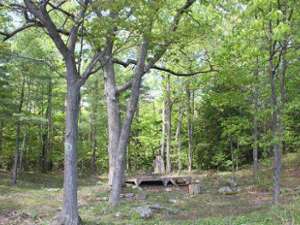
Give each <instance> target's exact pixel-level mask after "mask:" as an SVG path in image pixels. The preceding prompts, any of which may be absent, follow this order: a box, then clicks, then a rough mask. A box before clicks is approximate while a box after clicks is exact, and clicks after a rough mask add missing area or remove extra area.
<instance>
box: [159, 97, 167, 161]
mask: <svg viewBox="0 0 300 225" xmlns="http://www.w3.org/2000/svg"><path fill="white" fill-rule="evenodd" d="M166 107H167V106H166V100H165V98H164V99H163V109H162V114H161V117H162V131H161V144H160V145H161V146H160V155H161V157H162V159H164V158H165V152H166V150H165V149H166Z"/></svg>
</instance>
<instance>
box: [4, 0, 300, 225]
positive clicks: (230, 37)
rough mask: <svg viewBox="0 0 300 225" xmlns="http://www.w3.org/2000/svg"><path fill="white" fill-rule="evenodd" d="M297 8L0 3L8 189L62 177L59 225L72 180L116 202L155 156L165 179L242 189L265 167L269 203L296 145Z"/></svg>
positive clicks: (74, 218)
mask: <svg viewBox="0 0 300 225" xmlns="http://www.w3.org/2000/svg"><path fill="white" fill-rule="evenodd" d="M299 12H300V1H297V0H247V1H244V0H213V1H205V0H155V1H154V0H118V1H114V0H74V1H73V0H69V1H66V0H40V1H37V0H24V1H19V0H2V1H1V0H0V24H1V26H0V38H1V40H0V103H1V104H0V169H1V171H2V173H5V174H9V176H10V182H9V183H10V184H9V185H12V186H18V185H19V177H20V178H21V177H22V176H24V174H26V173H28V172H34V173H37V174H44V175H47V174H48V175H49V176H50V175H51V174H61V173H64V175H63V176H64V185H63V192H64V194H63V199H64V200H63V206H62V212H61V214H60V216H59V219H57V220H58V222H57V224H65V225H78V224H81V223H82V221H81V219H80V217H79V212H78V197H77V183H78V177H84V176H101V177H107V181H106V180H105V183H106V184H107V185H108V186H109V187H111V189H110V192H109V201H108V202H109V203H108V204H109V205H111V206H113V207H119V204H120V201H121V197H122V194H121V193H122V185H123V184H124V181H125V179H126V177H130V176H137V175H146V174H148V175H149V174H151V173H152V172H153V170H154V167H155V165H153V162H154V160H155V158H157V157H158V156H160V157H161V161H162V162H163V169H162V170H163V174H164V175H172V174H173V175H174V174H177V175H178V176H180V175H183V174H184V175H189V174H201V173H204V172H205V171H218V172H219V173H222V172H227V171H228V172H230V173H232V175H233V177H234V176H235V174H238V173H239V171H240V170H242V169H245V168H250V170H251V176H250V177H251V179H250V180H251V183H252V184H254V185H255V184H259V183H260V182H261V180H262V178H261V176H260V173H261V171H262V165H261V162H265V161H266V160H272V164H273V166H272V168H273V169H272V175H271V176H272V182H271V183H270V184H269V188H270V193H271V194H272V203H273V204H274V205H278V204H279V202H280V195H281V193H282V190H281V177H282V168H283V166H282V158H283V157H284V156H285V155H289V154H293V153H295V154H296V153H297V152H298V149H299V147H300V136H299V133H300V89H299V86H300V77H298V76H299V72H300V61H299V59H300V58H299V56H300V29H299V28H300V14H299ZM9 185H8V186H9ZM0 201H1V200H0ZM1 204H2V203H1ZM3 204H5V203H3ZM0 208H1V207H0ZM0 212H1V210H0ZM0 222H1V219H0ZM299 222H300V221H299ZM4 224H5V223H4ZM19 224H22V223H19ZM24 224H25V223H24ZM138 224H144V223H138ZM211 224H218V223H211ZM219 224H221V223H219ZM247 224H248V223H247ZM249 224H250V223H249ZM251 224H252V223H251ZM266 224H267V223H266ZM286 224H297V223H286Z"/></svg>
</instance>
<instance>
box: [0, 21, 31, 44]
mask: <svg viewBox="0 0 300 225" xmlns="http://www.w3.org/2000/svg"><path fill="white" fill-rule="evenodd" d="M34 26H36V24H35V23H27V24H24V25H23V26H21V27H19V28H17V29H16V30H14V31H12V32H9V33H7V32H4V31H0V35H2V36H5V38H3V41H7V40H8V39H10V38H12V37H13V36H15V35H16V34H17V33H19V32H21V31H23V30H26V29H28V28H31V27H34Z"/></svg>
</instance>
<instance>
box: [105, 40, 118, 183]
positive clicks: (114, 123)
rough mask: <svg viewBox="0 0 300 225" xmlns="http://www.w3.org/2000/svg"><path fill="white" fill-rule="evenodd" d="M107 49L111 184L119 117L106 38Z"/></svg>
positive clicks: (106, 81) (106, 67)
mask: <svg viewBox="0 0 300 225" xmlns="http://www.w3.org/2000/svg"><path fill="white" fill-rule="evenodd" d="M107 45H108V46H109V47H108V50H107V54H106V56H105V58H104V62H102V63H103V64H104V86H105V96H106V104H107V117H108V155H109V174H108V184H109V185H112V180H113V174H114V170H115V161H116V151H117V148H118V143H119V137H120V130H121V118H120V106H119V99H118V96H117V90H116V80H115V70H114V64H113V61H112V42H111V40H108V44H107Z"/></svg>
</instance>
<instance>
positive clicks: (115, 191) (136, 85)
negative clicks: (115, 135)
mask: <svg viewBox="0 0 300 225" xmlns="http://www.w3.org/2000/svg"><path fill="white" fill-rule="evenodd" d="M147 50H148V41H147V40H146V38H145V39H144V40H143V42H142V45H141V47H140V52H139V60H138V64H137V66H136V69H135V73H134V77H133V83H132V88H131V96H130V99H129V101H128V105H127V111H126V117H125V120H124V124H123V126H122V129H121V133H120V138H119V143H118V149H117V157H116V163H115V170H114V175H113V182H112V191H111V196H110V203H111V205H112V206H116V205H117V204H118V203H119V201H120V193H121V187H122V183H123V180H124V157H125V155H126V154H125V153H126V149H127V145H128V140H129V134H130V128H131V124H132V120H133V117H134V114H135V112H136V108H137V105H138V100H139V96H140V87H141V82H142V76H143V75H144V73H145V60H146V56H147Z"/></svg>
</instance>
